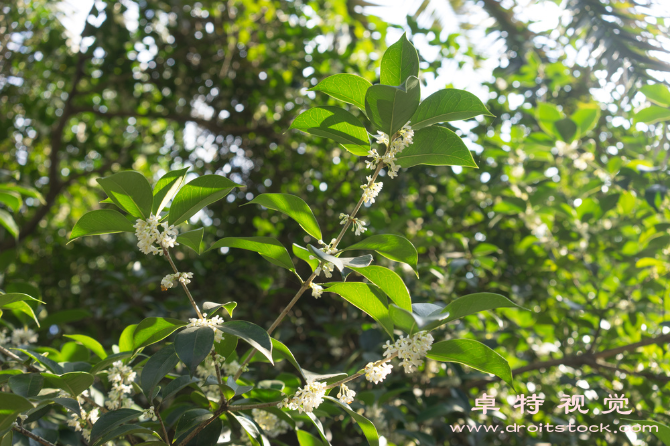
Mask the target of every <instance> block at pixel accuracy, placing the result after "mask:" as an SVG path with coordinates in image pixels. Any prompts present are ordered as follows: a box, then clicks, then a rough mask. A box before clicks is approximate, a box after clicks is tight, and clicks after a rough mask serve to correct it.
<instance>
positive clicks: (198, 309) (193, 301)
mask: <svg viewBox="0 0 670 446" xmlns="http://www.w3.org/2000/svg"><path fill="white" fill-rule="evenodd" d="M163 254H164V255H165V257H166V258H167V259H168V261H169V262H170V266H172V270H173V271H174V273H175V274H177V273H179V270H178V269H177V266H176V265H175V264H174V262H173V261H172V257H171V256H170V252H169V251H168V250H167V249H166V248H165V247H163ZM179 283H181V287H182V288H184V291H185V292H186V295H187V296H188V300H190V301H191V305H192V306H193V309H194V310H195V312H196V313H197V315H198V318H200V319H204V318H203V317H202V313H201V312H200V308H198V305H197V304H196V303H195V300H193V296H191V292H190V291H189V290H188V287H187V286H186V284H185V283H184V282H182V281H181V280H180V281H179Z"/></svg>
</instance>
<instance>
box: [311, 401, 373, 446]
mask: <svg viewBox="0 0 670 446" xmlns="http://www.w3.org/2000/svg"><path fill="white" fill-rule="evenodd" d="M324 398H325V399H327V400H329V401H332V402H333V403H334V404H336V405H338V406H340V407H341V408H342V409H344V411H345V412H346V413H347V414H349V416H351V418H353V419H354V421H355V422H356V423H357V424H358V427H360V428H361V431H363V435H365V438H366V439H367V440H368V444H369V445H370V446H379V434H378V433H377V428H376V427H375V425H374V424H372V421H370V420H368V419H367V418H365V417H364V416H363V415H361V414H359V413H358V412H355V411H353V410H352V409H351V407H349V405H348V404H344V403H342V402H340V400H338V399H335V398H333V397H332V396H325V397H324Z"/></svg>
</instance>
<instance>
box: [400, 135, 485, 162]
mask: <svg viewBox="0 0 670 446" xmlns="http://www.w3.org/2000/svg"><path fill="white" fill-rule="evenodd" d="M396 158H397V159H398V162H397V164H398V165H400V166H402V167H412V166H416V165H419V164H426V165H429V166H463V167H477V164H476V163H475V160H474V159H473V158H472V153H470V150H469V149H468V147H467V146H466V145H465V143H464V142H463V140H462V139H461V138H460V137H459V136H458V135H457V134H455V133H454V132H452V131H451V130H449V129H447V128H444V127H426V128H424V129H421V130H417V131H416V132H415V133H414V142H413V143H412V144H411V145H409V146H408V147H407V148H405V150H403V151H402V152H400V153H399V154H398V156H397V157H396Z"/></svg>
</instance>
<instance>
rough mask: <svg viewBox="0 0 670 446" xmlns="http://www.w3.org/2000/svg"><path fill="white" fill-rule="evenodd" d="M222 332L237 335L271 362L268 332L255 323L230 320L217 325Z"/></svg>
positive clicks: (270, 344) (272, 362) (270, 345)
mask: <svg viewBox="0 0 670 446" xmlns="http://www.w3.org/2000/svg"><path fill="white" fill-rule="evenodd" d="M218 328H219V330H221V331H222V332H224V333H228V334H231V335H233V336H237V337H238V338H240V339H243V340H245V341H246V342H248V343H249V344H250V345H251V346H252V347H253V348H255V349H256V350H258V351H259V352H261V353H262V354H263V355H264V356H265V357H266V358H268V360H270V363H271V364H274V361H273V360H272V341H271V340H270V336H269V335H268V333H267V332H266V331H265V330H263V329H262V328H261V327H259V326H258V325H256V324H252V323H251V322H247V321H230V322H226V323H224V324H223V325H219V326H218Z"/></svg>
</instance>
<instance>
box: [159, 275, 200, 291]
mask: <svg viewBox="0 0 670 446" xmlns="http://www.w3.org/2000/svg"><path fill="white" fill-rule="evenodd" d="M192 278H193V273H174V274H168V275H167V276H165V277H163V280H161V289H162V290H163V291H165V290H167V289H169V288H173V287H175V286H177V282H180V283H183V284H184V285H188V284H189V283H191V279H192Z"/></svg>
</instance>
